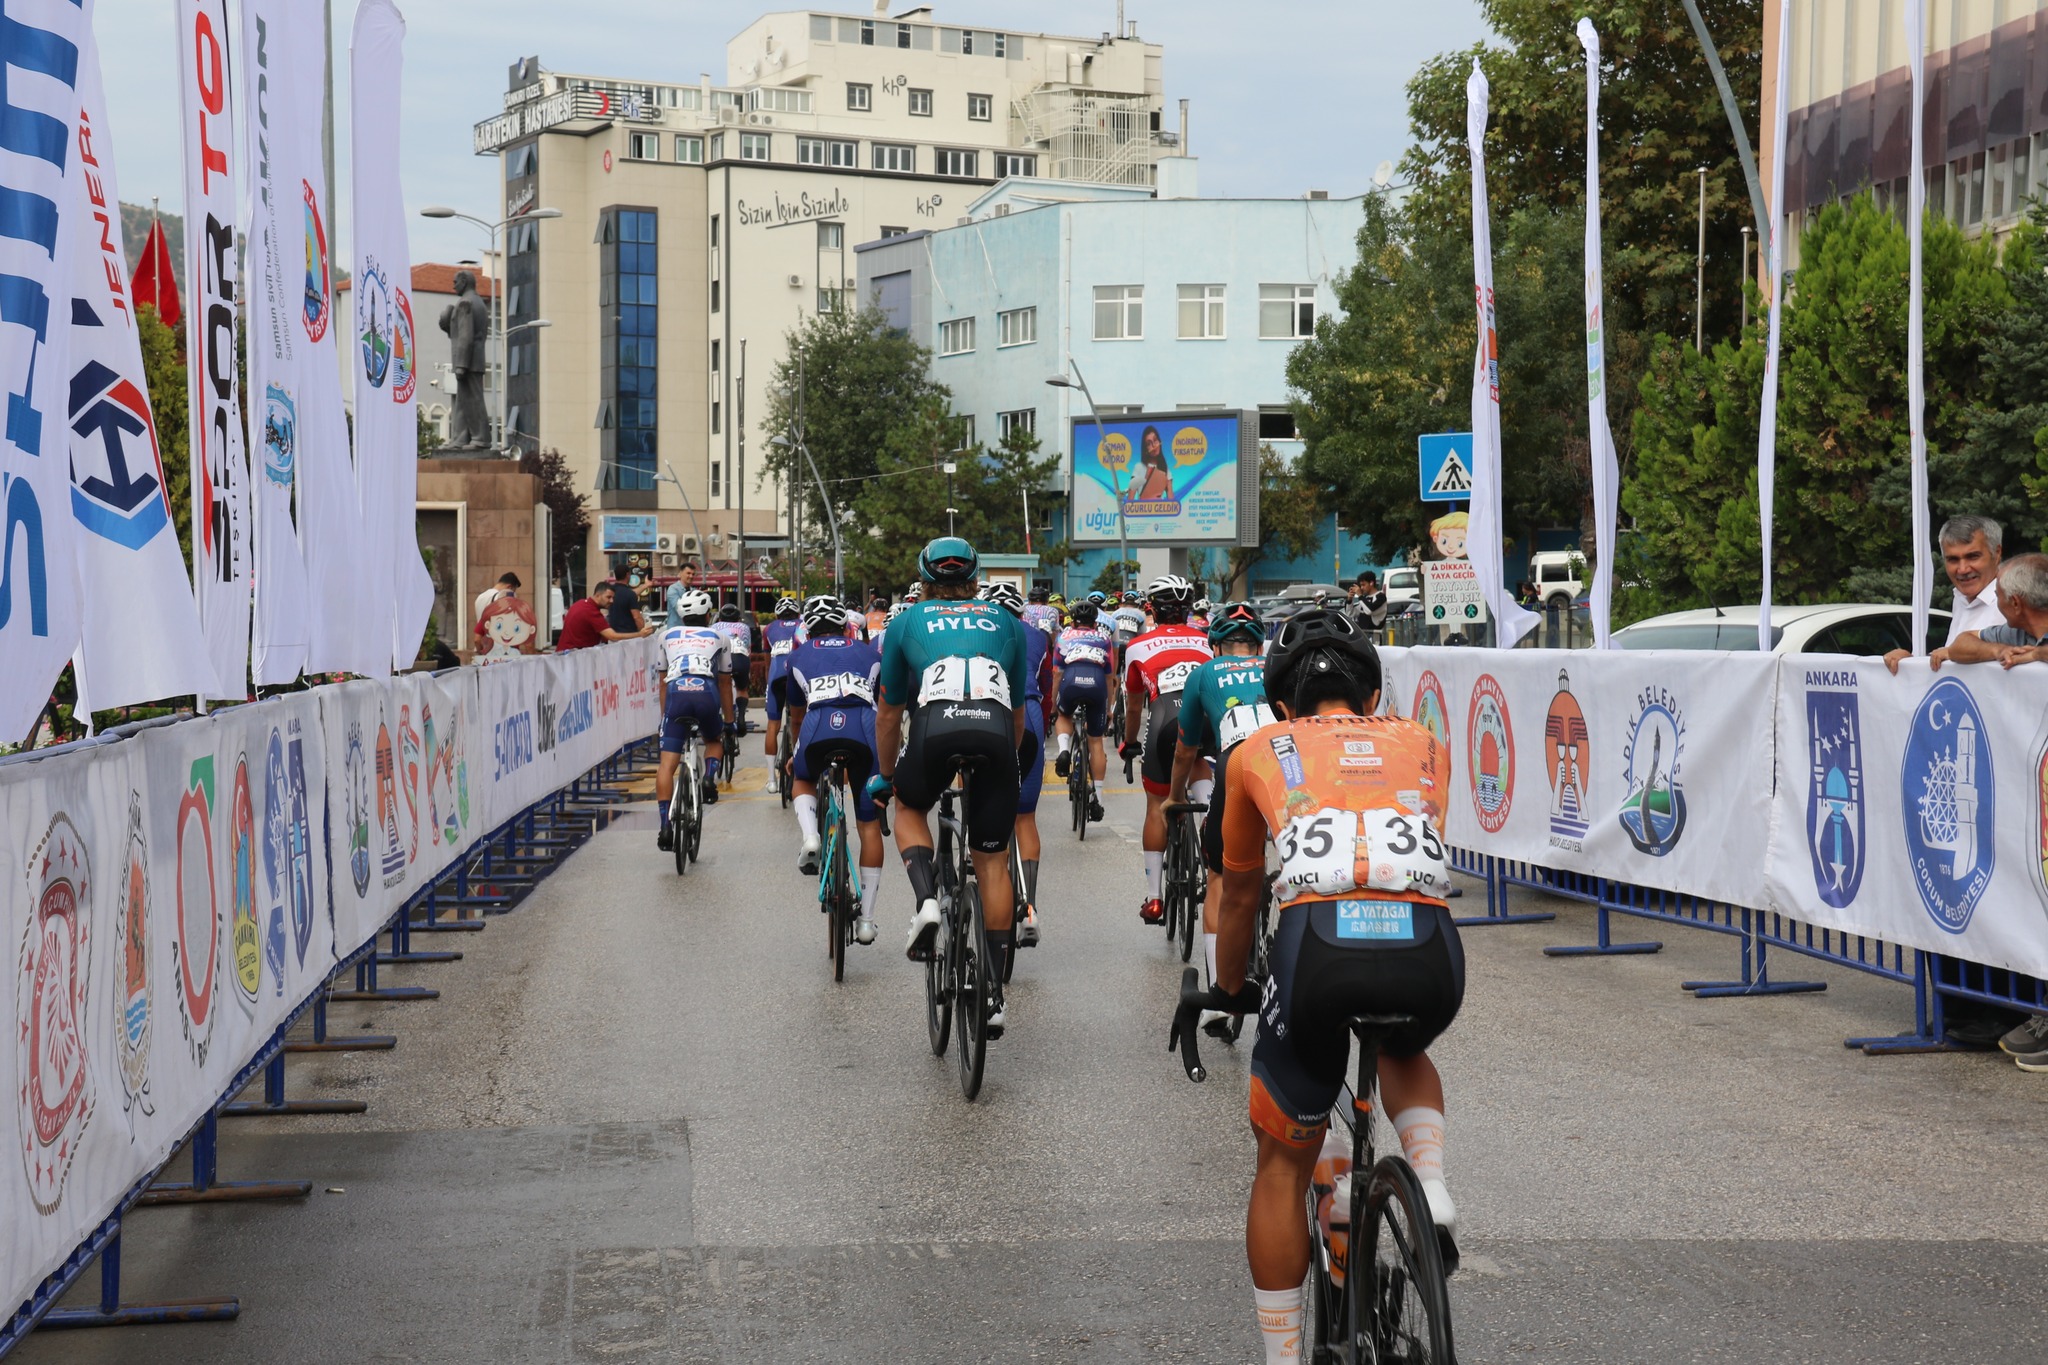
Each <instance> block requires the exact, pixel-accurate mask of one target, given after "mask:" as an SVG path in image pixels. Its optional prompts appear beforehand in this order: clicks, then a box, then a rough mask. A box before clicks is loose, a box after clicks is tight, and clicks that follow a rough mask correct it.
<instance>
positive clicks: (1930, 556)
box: [1766, 0, 1934, 654]
mask: <svg viewBox="0 0 2048 1365" xmlns="http://www.w3.org/2000/svg"><path fill="white" fill-rule="evenodd" d="M1791 23H1792V18H1791V13H1790V10H1789V7H1788V9H1787V12H1786V13H1785V14H1783V15H1781V16H1780V17H1779V23H1778V28H1779V33H1778V88H1779V89H1780V90H1785V89H1788V88H1789V87H1788V86H1787V85H1786V84H1785V61H1786V58H1785V51H1786V49H1787V47H1788V46H1789V44H1788V43H1787V40H1786V33H1787V32H1788V31H1789V29H1790V26H1791ZM1905 25H1906V59H1907V65H1908V66H1909V67H1910V68H1911V70H1912V80H1913V123H1912V135H1913V169H1912V173H1911V174H1910V175H1908V176H1907V177H1906V185H1907V189H1906V241H1907V248H1908V270H1907V274H1908V279H1907V282H1906V419H1907V427H1908V429H1909V431H1910V432H1911V439H1912V460H1913V645H1914V649H1913V652H1914V653H1915V654H1918V653H1919V652H1920V648H1921V641H1923V640H1925V639H1926V638H1927V613H1928V607H1929V604H1930V603H1931V602H1932V601H1933V598H1934V562H1933V561H1934V547H1933V546H1932V545H1931V544H1930V543H1929V540H1930V537H1929V534H1928V524H1927V523H1928V512H1927V379H1926V375H1925V373H1924V365H1923V361H1924V358H1925V351H1926V346H1925V337H1924V333H1923V327H1924V322H1923V307H1922V305H1923V296H1924V293H1925V280H1926V276H1925V274H1924V272H1923V271H1922V269H1921V243H1922V239H1923V238H1924V237H1925V235H1926V229H1927V224H1926V201H1927V174H1926V172H1925V171H1924V170H1923V169H1922V166H1923V165H1924V164H1925V157H1926V149H1925V147H1924V146H1923V145H1922V144H1923V143H1924V141H1925V129H1924V127H1923V126H1922V125H1923V115H1922V110H1923V108H1924V106H1925V103H1926V98H1927V85H1926V75H1927V71H1926V67H1927V0H1906V14H1905ZM1780 103H1783V101H1780ZM1786 117H1787V115H1786V113H1785V111H1784V110H1782V109H1781V110H1780V111H1779V113H1778V125H1779V127H1778V133H1777V137H1778V144H1779V145H1778V155H1779V156H1780V157H1782V156H1783V155H1784V154H1785V149H1784V140H1785V134H1784V123H1785V119H1786ZM1771 181H1772V184H1773V185H1774V186H1778V187H1782V185H1783V184H1784V180H1783V176H1782V173H1780V172H1778V171H1776V170H1773V171H1772V173H1771ZM1777 202H1778V201H1777V199H1776V198H1773V199H1772V200H1771V203H1772V205H1773V206H1774V207H1775V205H1776V204H1777ZM1777 212H1778V215H1779V216H1780V217H1781V218H1782V217H1783V216H1784V210H1782V209H1778V210H1777ZM1771 273H1772V275H1773V276H1775V275H1776V274H1777V273H1778V272H1777V266H1776V264H1775V263H1773V265H1772V267H1771ZM1773 291H1774V292H1775V286H1773ZM1771 316H1772V319H1773V331H1774V332H1775V320H1776V317H1777V309H1776V308H1773V309H1772V310H1771ZM1774 349H1775V348H1774ZM1766 581H1767V582H1768V579H1766Z"/></svg>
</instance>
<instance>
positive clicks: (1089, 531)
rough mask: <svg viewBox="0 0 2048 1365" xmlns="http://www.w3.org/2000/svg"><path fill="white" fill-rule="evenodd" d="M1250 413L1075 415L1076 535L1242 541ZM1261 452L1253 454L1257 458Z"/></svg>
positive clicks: (1080, 538)
mask: <svg viewBox="0 0 2048 1365" xmlns="http://www.w3.org/2000/svg"><path fill="white" fill-rule="evenodd" d="M1243 441H1244V435H1243V414H1242V413H1237V412H1169V413H1137V414H1127V415H1124V416H1120V417H1106V418H1104V419H1103V420H1102V423H1101V425H1100V426H1099V427H1098V425H1097V424H1096V423H1095V421H1094V420H1093V419H1091V418H1077V419H1076V420H1075V421H1074V447H1073V448H1074V540H1075V541H1076V542H1077V543H1090V544H1098V545H1100V544H1113V543H1115V542H1116V541H1117V540H1118V538H1119V537H1120V535H1122V534H1124V532H1123V531H1122V530H1121V529H1120V528H1119V526H1118V517H1117V510H1118V502H1119V494H1121V502H1122V509H1123V515H1124V520H1125V521H1127V522H1128V523H1129V531H1128V534H1129V537H1130V540H1131V542H1132V543H1133V544H1140V543H1162V542H1166V543H1173V544H1192V543H1200V542H1205V541H1206V542H1211V543H1226V544H1235V543H1237V541H1238V523H1239V506H1238V503H1239V487H1238V482H1239V480H1238V456H1239V452H1240V449H1241V448H1242V443H1243ZM1255 458H1256V456H1255V455H1254V459H1255Z"/></svg>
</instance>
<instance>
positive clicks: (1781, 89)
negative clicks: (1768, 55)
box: [1756, 0, 1910, 654]
mask: <svg viewBox="0 0 2048 1365" xmlns="http://www.w3.org/2000/svg"><path fill="white" fill-rule="evenodd" d="M1909 3H1910V0H1909ZM1791 55H1792V6H1791V5H1789V4H1785V5H1780V6H1779V7H1778V101H1777V118H1776V121H1775V122H1774V123H1773V124H1772V125H1771V221H1770V222H1769V223H1767V224H1765V227H1766V229H1767V230H1768V231H1769V232H1770V234H1771V241H1770V262H1771V267H1770V268H1771V328H1770V340H1769V343H1768V344H1767V346H1766V347H1765V350H1764V402H1763V411H1762V414H1761V415H1760V416H1759V418H1758V421H1757V429H1756V512H1757V529H1758V531H1759V533H1760V536H1761V539H1762V542H1763V556H1764V563H1763V571H1764V590H1763V598H1762V600H1761V601H1759V602H1758V603H1757V613H1756V647H1757V648H1758V649H1760V650H1762V651H1763V652H1764V653H1766V654H1768V653H1770V652H1771V650H1772V648H1773V646H1774V644H1775V642H1774V641H1773V640H1772V639H1771V536H1772V529H1771V528H1772V522H1773V521H1774V519H1775V518H1776V516H1777V500H1778V347H1779V344H1780V336H1781V333H1782V331H1783V328H1784V321H1785V319H1784V312H1785V309H1784V303H1785V218H1786V211H1785V125H1786V124H1787V123H1788V122H1789V121H1790V118H1791V112H1792V111H1791V108H1790V104H1791V100H1790V98H1789V96H1790V92H1791V89H1792V87H1791V84H1790V82H1791V79H1792V60H1791Z"/></svg>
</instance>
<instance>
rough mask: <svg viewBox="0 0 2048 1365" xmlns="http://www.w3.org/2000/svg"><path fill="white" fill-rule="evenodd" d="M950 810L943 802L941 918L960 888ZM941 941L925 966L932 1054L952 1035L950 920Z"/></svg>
mask: <svg viewBox="0 0 2048 1365" xmlns="http://www.w3.org/2000/svg"><path fill="white" fill-rule="evenodd" d="M950 810H951V803H950V801H945V800H942V801H941V803H940V805H939V844H938V870H939V910H940V914H941V915H942V916H948V917H949V916H950V915H951V906H952V905H953V903H954V902H955V901H956V900H958V899H959V896H960V888H959V887H958V885H956V881H957V879H958V876H959V872H958V870H957V867H956V865H955V863H954V862H953V860H952V857H951V854H952V848H953V834H952V830H951V828H950V827H949V826H948V825H947V823H946V821H947V819H948V817H949V813H950ZM939 937H940V940H941V941H940V942H938V943H936V944H934V945H933V952H932V956H931V960H930V961H928V962H926V963H925V964H924V1022H925V1031H926V1033H927V1034H928V1035H929V1036H930V1038H931V1044H932V1055H933V1056H934V1057H943V1056H945V1055H946V1043H947V1040H948V1039H950V1038H951V1037H952V1034H953V939H954V937H955V935H954V934H953V932H952V924H951V921H950V918H945V919H942V920H941V923H940V926H939Z"/></svg>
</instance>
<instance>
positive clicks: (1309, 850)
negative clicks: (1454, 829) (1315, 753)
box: [1273, 810, 1450, 901]
mask: <svg viewBox="0 0 2048 1365" xmlns="http://www.w3.org/2000/svg"><path fill="white" fill-rule="evenodd" d="M1273 843H1274V846H1275V847H1276V848H1278V849H1279V851H1280V883H1279V888H1278V894H1279V897H1280V899H1281V900H1283V901H1290V900H1293V899H1294V898H1295V897H1296V896H1299V895H1302V894H1304V893H1309V892H1313V893H1314V894H1316V895H1319V896H1339V895H1343V894H1344V893H1345V892H1347V891H1363V890H1370V891H1416V892H1420V893H1421V894H1423V895H1425V896H1439V897H1440V896H1442V895H1443V894H1444V892H1445V890H1446V889H1448V888H1449V886H1450V871H1449V868H1448V866H1447V865H1446V863H1445V862H1444V846H1443V841H1442V840H1441V839H1439V838H1438V837H1437V833H1436V829H1435V827H1434V826H1432V825H1431V824H1430V823H1429V821H1428V820H1427V819H1426V818H1425V817H1423V816H1420V815H1406V814H1403V813H1402V812H1400V811H1397V810H1369V811H1363V812H1361V811H1351V810H1319V811H1313V812H1310V813H1308V814H1304V815H1297V816H1295V817H1294V818H1293V819H1292V820H1289V821H1288V822H1287V825H1286V827H1285V828H1283V829H1282V830H1281V831H1280V833H1279V835H1278V837H1276V838H1275V839H1274V840H1273Z"/></svg>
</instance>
